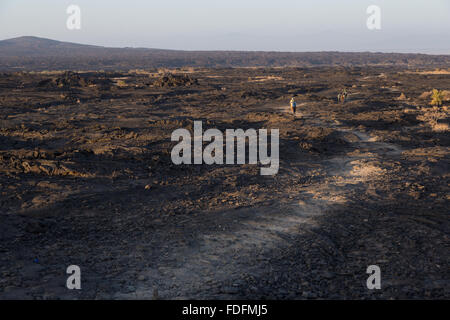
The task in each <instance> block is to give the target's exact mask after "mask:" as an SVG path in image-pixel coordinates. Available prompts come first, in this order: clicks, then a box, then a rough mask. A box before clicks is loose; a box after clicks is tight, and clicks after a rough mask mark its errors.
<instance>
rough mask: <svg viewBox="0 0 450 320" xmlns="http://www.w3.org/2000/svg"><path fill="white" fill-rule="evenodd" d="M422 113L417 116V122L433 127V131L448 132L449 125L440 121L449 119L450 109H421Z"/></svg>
mask: <svg viewBox="0 0 450 320" xmlns="http://www.w3.org/2000/svg"><path fill="white" fill-rule="evenodd" d="M420 112H421V114H420V115H418V116H417V120H420V121H423V122H425V123H426V124H427V125H428V126H430V127H431V130H432V131H436V132H442V131H448V129H449V126H448V124H447V123H444V122H439V121H440V120H444V119H448V117H449V109H448V107H446V106H444V107H443V108H439V107H436V106H435V107H432V108H421V109H420Z"/></svg>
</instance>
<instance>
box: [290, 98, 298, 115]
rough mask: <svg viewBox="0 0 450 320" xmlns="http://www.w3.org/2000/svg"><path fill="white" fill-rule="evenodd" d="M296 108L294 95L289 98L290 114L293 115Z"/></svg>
mask: <svg viewBox="0 0 450 320" xmlns="http://www.w3.org/2000/svg"><path fill="white" fill-rule="evenodd" d="M296 109H297V102H295V99H294V97H292V99H291V111H292V114H293V115H294V116H295V110H296Z"/></svg>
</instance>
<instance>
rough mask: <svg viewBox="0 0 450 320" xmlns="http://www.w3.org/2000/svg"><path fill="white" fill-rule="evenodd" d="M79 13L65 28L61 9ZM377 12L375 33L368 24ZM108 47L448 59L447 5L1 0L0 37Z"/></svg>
mask: <svg viewBox="0 0 450 320" xmlns="http://www.w3.org/2000/svg"><path fill="white" fill-rule="evenodd" d="M70 4H75V5H78V6H79V7H80V9H81V29H80V30H68V29H67V27H66V20H67V18H68V16H69V15H68V14H67V13H66V9H67V7H68V6H69V5H70ZM369 5H378V6H379V7H380V8H381V30H369V29H368V28H367V26H366V20H367V18H368V16H369V15H368V14H367V13H366V9H367V7H368V6H369ZM23 35H33V36H39V37H45V38H51V39H56V40H63V41H71V42H80V43H87V44H97V45H104V46H114V47H125V46H129V47H151V48H167V49H186V50H196V49H197V50H227V49H228V50H267V51H272V50H273V51H321V50H333V51H387V52H393V51H395V52H425V53H447V54H450V0H370V1H366V0H310V1H302V0H270V1H269V0H222V1H216V0H163V1H157V0H147V1H146V0H72V1H65V0H39V1H37V0H0V39H7V38H12V37H18V36H23Z"/></svg>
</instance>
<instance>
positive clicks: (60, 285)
mask: <svg viewBox="0 0 450 320" xmlns="http://www.w3.org/2000/svg"><path fill="white" fill-rule="evenodd" d="M343 88H347V90H348V92H349V96H348V100H347V102H346V103H344V104H339V103H337V102H336V96H337V94H338V93H339V92H340V90H341V89H343ZM433 88H438V89H444V90H445V89H447V90H448V89H450V73H449V72H448V71H446V70H440V71H429V70H407V69H400V68H398V69H396V68H382V67H377V68H375V67H363V68H356V67H355V68H343V67H334V68H331V67H329V68H328V67H321V68H273V69H269V68H245V69H189V70H180V69H178V70H153V71H151V72H150V71H142V70H136V71H130V72H103V73H102V72H42V73H3V74H1V75H0V106H1V109H0V124H1V125H0V208H1V210H0V221H1V223H0V240H1V241H0V298H1V299H13V298H20V299H59V298H62V299H72V298H75V299H107V298H125V299H140V298H145V299H146V298H148V299H186V298H195V299H237V298H239V299H316V298H325V299H328V298H331V299H418V298H425V299H438V298H439V299H442V298H443V299H448V298H449V297H450V291H449V288H450V286H449V284H450V271H449V258H450V254H449V245H450V239H449V232H450V224H449V217H448V207H449V200H450V196H449V167H448V165H449V155H450V153H449V145H450V141H449V140H450V139H449V129H448V128H449V127H448V125H449V105H450V102H449V101H448V100H449V95H448V92H446V96H445V99H444V100H445V101H444V105H443V106H441V107H432V106H430V105H429V102H430V97H429V96H430V91H431V90H432V89H433ZM293 95H296V99H297V103H298V106H299V107H298V111H299V112H298V114H297V115H296V116H295V117H294V116H292V115H291V114H290V113H289V109H288V107H287V104H288V102H289V100H290V98H291V97H292V96H293ZM194 120H202V121H203V127H204V129H207V128H218V129H220V130H223V131H225V129H228V128H230V129H237V128H242V129H247V128H255V129H258V128H267V129H279V130H280V146H279V150H280V170H279V172H278V174H277V175H275V176H261V175H260V174H259V173H260V171H259V169H260V168H259V166H258V165H249V164H245V165H180V166H177V165H174V164H173V163H172V161H171V157H170V152H171V149H172V147H173V146H174V145H175V143H174V142H171V140H170V137H171V133H172V132H173V131H174V130H175V129H178V128H181V127H183V128H188V129H192V125H193V121H194ZM73 264H75V265H79V266H80V268H81V270H82V271H81V272H82V289H81V290H73V291H71V290H68V289H67V288H66V287H65V284H66V278H67V276H68V275H67V274H66V268H67V266H69V265H73ZM369 265H378V266H379V267H380V269H381V275H382V278H381V279H382V280H381V285H382V288H381V290H368V289H367V287H366V279H367V277H368V276H369V275H368V274H366V268H367V267H368V266H369Z"/></svg>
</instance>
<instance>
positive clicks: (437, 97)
mask: <svg viewBox="0 0 450 320" xmlns="http://www.w3.org/2000/svg"><path fill="white" fill-rule="evenodd" d="M443 100H444V93H443V92H442V90H437V89H433V92H432V94H431V105H432V106H436V107H441V106H442V102H443Z"/></svg>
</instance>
